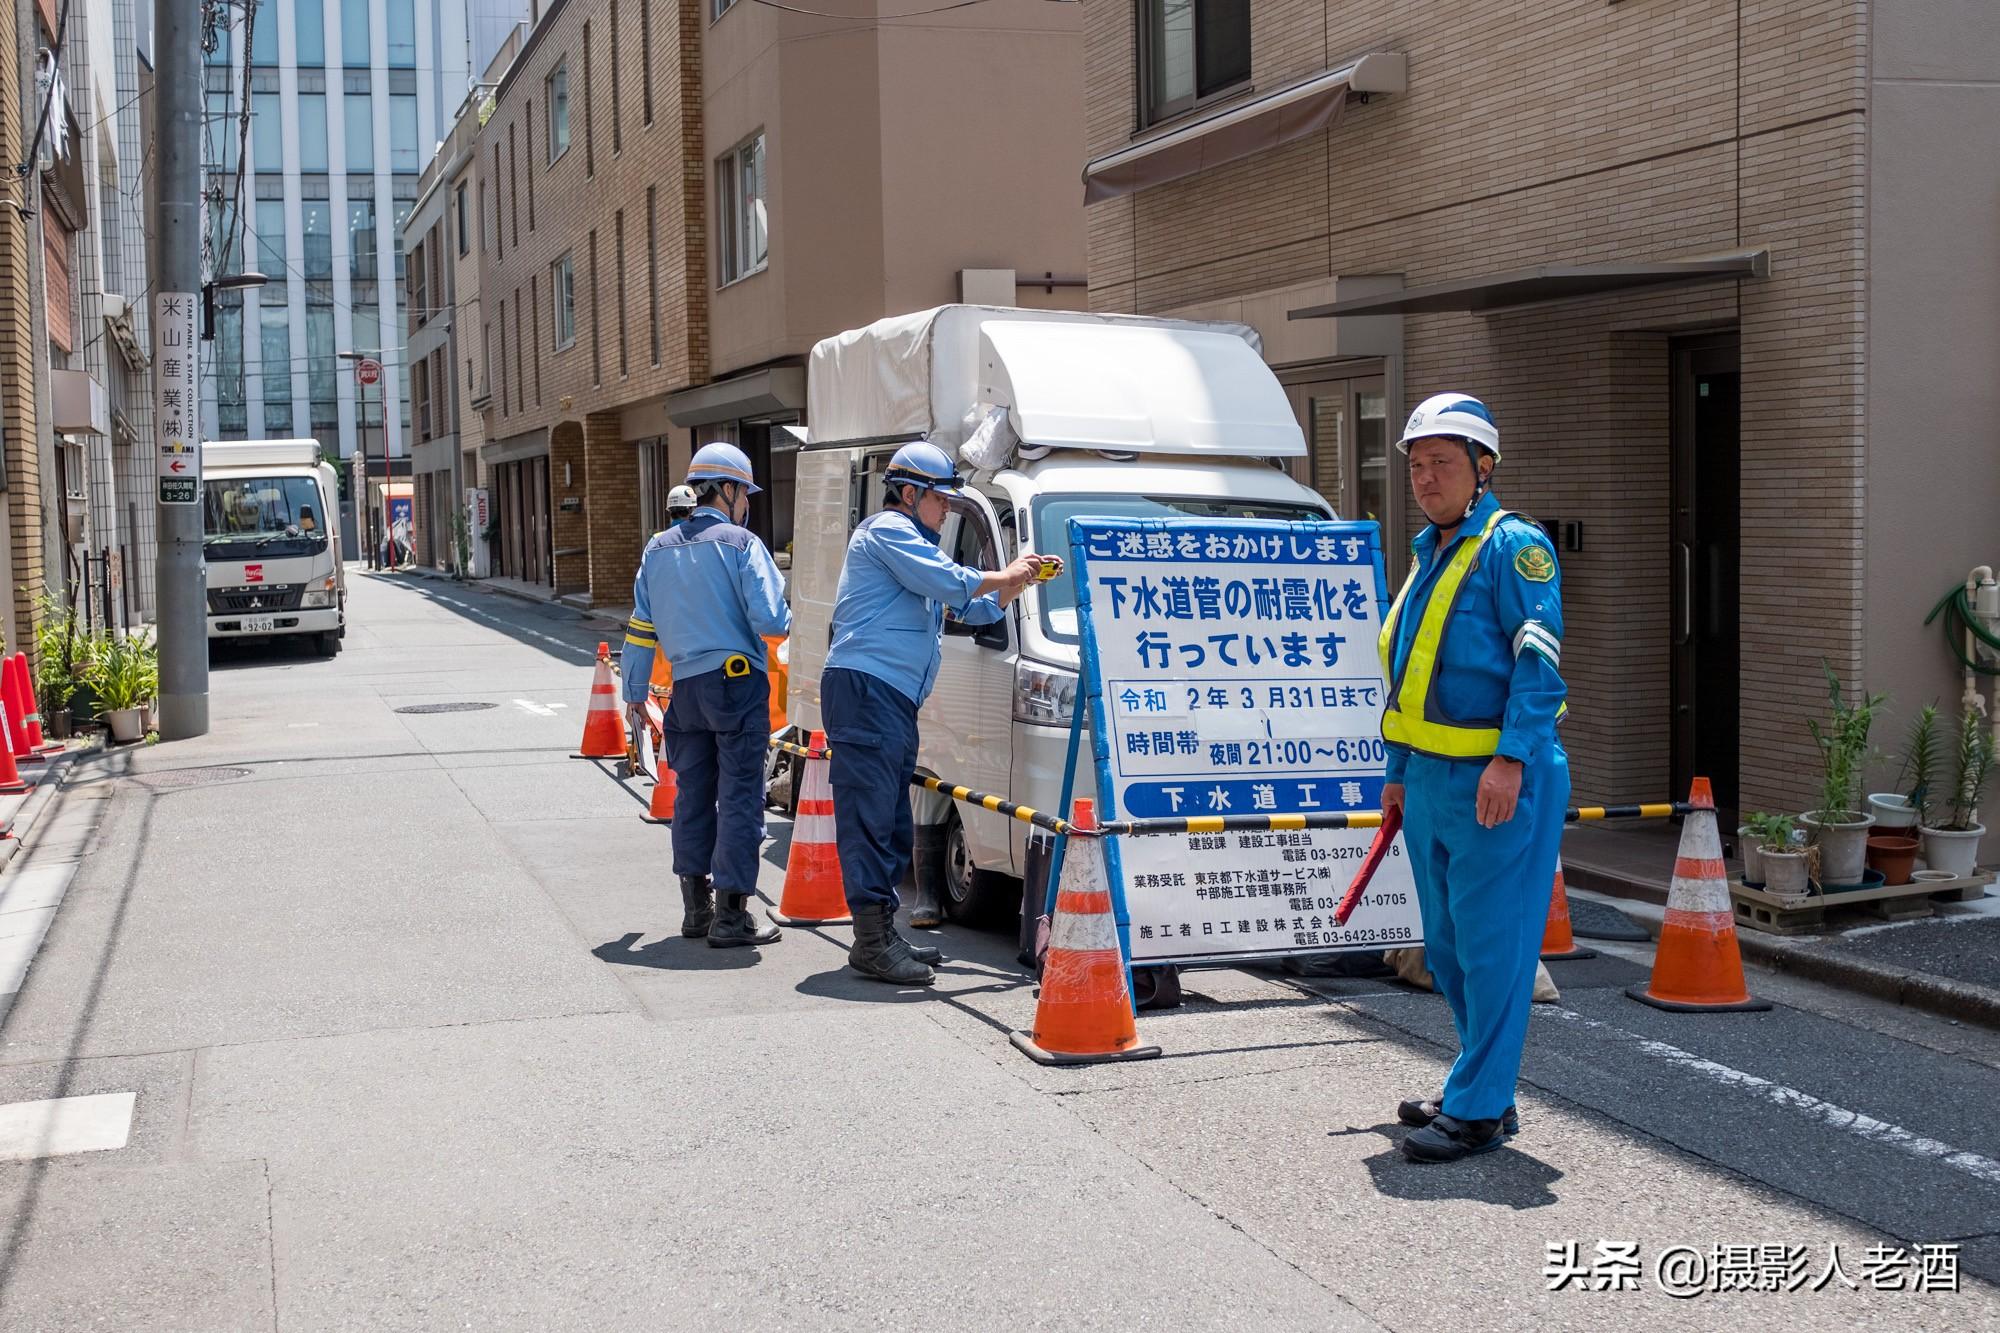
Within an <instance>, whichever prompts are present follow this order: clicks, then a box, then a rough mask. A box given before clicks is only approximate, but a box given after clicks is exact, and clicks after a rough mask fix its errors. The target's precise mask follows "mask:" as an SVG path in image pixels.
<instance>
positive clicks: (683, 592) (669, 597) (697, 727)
mask: <svg viewBox="0 0 2000 1333" xmlns="http://www.w3.org/2000/svg"><path fill="white" fill-rule="evenodd" d="M687 484H688V485H689V486H691V487H693V489H694V498H695V500H696V502H697V503H696V507H695V510H694V513H693V515H692V516H691V517H689V518H687V519H686V520H685V521H683V522H678V523H675V524H674V525H673V526H672V527H670V528H668V529H667V530H666V531H665V532H662V533H659V534H657V535H655V536H654V538H653V539H652V540H651V541H650V542H648V543H646V550H645V553H644V554H643V555H642V556H640V558H639V576H638V578H637V579H636V580H634V583H633V587H632V620H631V623H630V624H629V625H627V626H626V629H625V654H624V660H623V662H622V664H621V666H620V673H621V676H622V683H623V686H624V697H625V705H626V708H627V710H628V711H629V712H631V713H632V714H633V728H634V731H635V732H636V730H637V728H638V726H639V720H638V710H639V709H640V708H641V707H642V706H643V704H644V702H645V698H646V690H647V686H648V684H649V683H650V682H651V680H652V676H653V654H654V653H655V652H656V651H657V652H663V653H665V654H666V655H667V661H668V662H669V663H670V664H671V665H672V666H673V669H674V692H673V699H672V702H670V703H669V704H668V705H667V713H666V720H665V723H664V726H663V729H662V730H663V735H664V738H665V740H666V749H667V763H668V765H669V766H671V767H672V768H673V770H674V776H675V777H676V778H677V779H678V780H679V783H680V793H679V795H678V797H677V798H676V800H675V804H674V832H673V839H674V873H675V874H676V875H677V876H679V877H680V883H681V906H682V917H681V934H682V935H683V936H685V937H687V938H689V939H697V938H701V937H703V936H706V937H707V939H708V943H709V947H711V948H716V949H725V948H741V947H744V946H748V945H757V944H769V943H771V942H773V941H774V940H776V939H777V938H778V935H779V931H778V928H777V927H776V926H770V925H764V924H762V923H760V922H759V921H758V920H757V918H756V917H754V916H753V915H751V913H750V910H749V907H748V903H749V900H750V896H751V895H752V894H754V893H755V892H756V891H757V869H758V850H759V847H760V845H761V844H762V842H763V839H764V751H765V747H766V745H767V744H768V743H769V741H770V726H771V724H770V699H771V678H770V676H769V674H767V673H766V671H765V669H764V663H765V648H766V645H765V643H764V636H766V635H772V636H783V635H787V634H790V633H791V631H792V612H791V608H790V607H788V606H786V605H785V585H784V581H783V579H782V578H780V577H779V574H778V566H777V563H776V562H775V561H774V560H772V559H771V553H770V551H768V550H766V549H765V547H764V543H763V542H761V541H759V540H757V538H756V536H755V534H753V533H752V532H751V531H750V530H749V529H748V528H746V527H744V526H743V520H744V519H745V518H746V517H747V516H748V514H749V512H750V497H751V496H752V495H755V494H756V493H757V492H758V491H759V490H760V489H761V488H760V487H759V486H758V485H757V483H756V481H755V480H754V479H753V478H752V476H751V471H750V460H749V458H747V457H745V455H744V453H743V451H742V450H741V449H738V448H737V447H736V446H735V445H733V444H705V445H703V446H702V447H701V448H700V449H699V450H698V451H697V452H696V453H695V456H694V461H693V463H692V464H691V465H690V466H689V467H688V473H687ZM676 489H679V488H676Z"/></svg>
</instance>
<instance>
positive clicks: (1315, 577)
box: [1069, 518, 1423, 966]
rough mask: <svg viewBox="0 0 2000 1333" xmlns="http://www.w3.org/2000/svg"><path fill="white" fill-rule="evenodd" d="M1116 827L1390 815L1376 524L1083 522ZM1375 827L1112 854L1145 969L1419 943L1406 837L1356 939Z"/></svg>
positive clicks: (1236, 836)
mask: <svg viewBox="0 0 2000 1333" xmlns="http://www.w3.org/2000/svg"><path fill="white" fill-rule="evenodd" d="M1069 528H1070V539H1071V542H1072V555H1073V559H1074V562H1075V566H1074V567H1075V575H1076V587H1077V601H1078V610H1079V612H1080V621H1081V626H1080V627H1081V632H1082V638H1083V669H1084V680H1083V688H1084V691H1085V693H1086V695H1087V697H1088V701H1089V708H1090V723H1091V733H1092V747H1093V749H1094V751H1095V758H1096V761H1097V791H1098V799H1099V801H1100V802H1101V803H1102V805H1103V806H1105V807H1108V808H1105V809H1103V810H1102V812H1101V813H1102V817H1104V818H1150V817H1164V816H1178V817H1189V816H1211V815H1260V814H1269V815H1278V814H1291V813H1296V812H1301V811H1324V810H1351V811H1374V810H1379V809H1381V807H1382V783H1383V773H1384V770H1385V768H1386V766H1387V752H1386V750H1385V748H1384V746H1383V742H1382V732H1381V717H1382V709H1383V704H1384V702H1385V697H1386V687H1385V686H1384V684H1383V681H1382V673H1381V667H1380V665H1379V663H1378V660H1377V656H1376V637H1377V635H1378V634H1379V632H1380V630H1381V627H1382V616H1383V613H1384V608H1385V606H1386V598H1385V591H1384V585H1383V578H1382V561H1381V553H1380V550H1379V540H1380V538H1379V530H1378V528H1377V527H1376V525H1375V524H1373V523H1356V522H1310V523H1285V522H1278V521H1271V520H1257V519H1187V520H1180V519H1116V518H1102V519H1096V518H1076V519H1072V520H1070V525H1069ZM1373 837H1374V832H1373V830H1371V829H1307V830H1291V831H1272V830H1265V831H1255V832H1188V833H1175V834H1149V835H1144V836H1132V837H1119V838H1113V839H1110V840H1109V841H1110V843H1111V844H1112V845H1111V846H1109V847H1107V849H1106V850H1107V853H1108V856H1107V861H1108V864H1109V868H1110V870H1111V873H1112V874H1113V876H1115V877H1118V878H1119V879H1120V880H1121V883H1122V887H1123V890H1124V895H1123V896H1124V900H1125V908H1126V912H1127V914H1128V918H1129V947H1130V956H1131V961H1132V963H1133V964H1134V965H1135V966H1145V965H1146V964H1149V963H1153V964H1157V963H1169V962H1194V961H1201V960H1226V959H1241V958H1256V957H1273V956H1279V955H1287V954H1299V953H1323V952H1328V951H1337V950H1346V949H1380V948H1385V947H1401V946H1406V945H1412V944H1416V943H1420V942H1421V941H1422V939H1423V929H1422V925H1421V923H1420V921H1419V918H1418V915H1417V899H1416V890H1415V886H1414V885H1413V884H1412V882H1411V879H1410V868H1409V861H1408V858H1407V854H1406V853H1405V852H1404V849H1403V845H1402V840H1401V838H1400V837H1399V838H1398V839H1397V841H1396V843H1395V846H1394V849H1393V852H1392V855H1391V856H1390V857H1389V858H1388V859H1387V860H1385V861H1384V862H1383V864H1382V867H1381V869H1380V871H1379V872H1378V873H1377V874H1376V876H1375V880H1374V883H1373V884H1372V885H1371V887H1370V889H1369V891H1368V894H1367V896H1366V897H1365V898H1364V899H1363V901H1362V903H1361V906H1360V907H1359V908H1358V909H1357V910H1356V912H1355V913H1354V915H1353V916H1352V917H1351V918H1350V919H1349V920H1348V923H1347V925H1346V926H1345V927H1336V926H1335V925H1334V924H1333V909H1334V907H1335V905H1336V904H1337V903H1338V902H1339V901H1340V897H1341V895H1342V894H1343V893H1344V892H1345V891H1346V889H1347V886H1348V883H1349V882H1350V881H1351V880H1352V879H1353V876H1354V871H1355V870H1356V868H1358V866H1359V865H1360V862H1361V858H1362V856H1363V854H1364V853H1365V852H1366V851H1367V848H1368V844H1369V842H1370V841H1371V839H1372V838H1373Z"/></svg>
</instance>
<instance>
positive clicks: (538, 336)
mask: <svg viewBox="0 0 2000 1333" xmlns="http://www.w3.org/2000/svg"><path fill="white" fill-rule="evenodd" d="M551 291H553V288H551ZM528 341H529V343H530V345H532V346H535V347H539V346H541V343H542V279H541V277H540V275H538V274H531V275H529V278H528ZM541 405H542V355H541V353H539V352H537V353H536V354H535V406H536V407H540V406H541Z"/></svg>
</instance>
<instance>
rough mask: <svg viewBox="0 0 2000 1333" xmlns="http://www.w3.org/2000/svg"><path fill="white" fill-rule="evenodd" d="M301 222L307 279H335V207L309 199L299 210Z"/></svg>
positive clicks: (318, 200)
mask: <svg viewBox="0 0 2000 1333" xmlns="http://www.w3.org/2000/svg"><path fill="white" fill-rule="evenodd" d="M370 207H373V205H372V204H371V205H370ZM299 220H300V223H301V224H302V225H301V226H300V231H301V232H302V233H303V235H304V239H305V261H306V272H305V276H306V279H307V280H308V281H311V280H313V279H318V278H331V277H333V205H332V204H330V203H328V202H327V201H326V200H324V199H308V200H306V201H305V202H304V203H303V204H302V205H301V206H300V208H299Z"/></svg>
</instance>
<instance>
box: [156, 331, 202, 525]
mask: <svg viewBox="0 0 2000 1333" xmlns="http://www.w3.org/2000/svg"><path fill="white" fill-rule="evenodd" d="M195 310H196V297H195V294H194V293H193V292H161V293H159V294H158V295H157V296H155V297H154V298H153V330H154V332H153V337H154V342H155V344H156V346H157V347H158V349H159V360H158V362H157V364H155V365H154V367H153V420H154V421H156V422H158V423H159V425H158V426H157V427H156V428H155V438H156V439H157V440H158V441H159V445H158V454H159V475H160V503H161V504H169V505H192V504H200V503H201V433H200V431H199V430H198V429H197V425H198V422H199V417H200V412H199V410H198V409H199V408H200V405H201V382H200V380H199V378H198V368H197V366H196V364H195V342H194V340H195V327H194V321H195Z"/></svg>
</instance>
